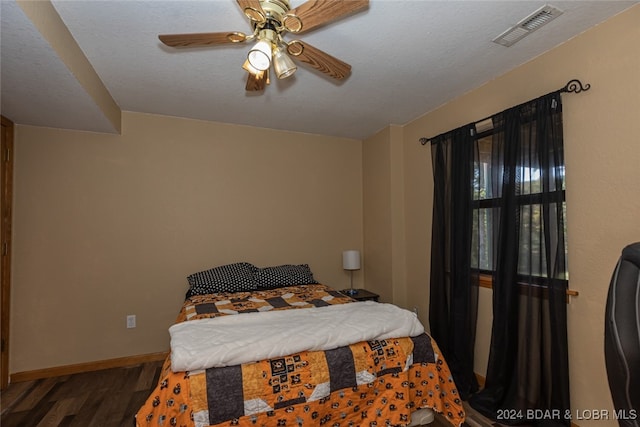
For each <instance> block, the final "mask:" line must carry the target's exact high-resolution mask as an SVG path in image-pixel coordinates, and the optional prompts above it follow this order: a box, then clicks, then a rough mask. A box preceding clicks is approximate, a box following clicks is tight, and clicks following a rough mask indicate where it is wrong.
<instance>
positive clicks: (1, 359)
mask: <svg viewBox="0 0 640 427" xmlns="http://www.w3.org/2000/svg"><path fill="white" fill-rule="evenodd" d="M0 118H1V119H2V145H1V151H0V159H1V160H0V175H1V177H0V182H1V183H2V185H1V186H0V201H1V203H0V206H1V209H0V219H1V221H0V239H1V240H0V257H1V260H0V282H1V283H0V288H1V292H0V300H1V301H0V307H1V310H2V314H1V318H0V321H1V322H2V324H1V327H0V340H1V341H0V345H1V348H0V389H5V388H6V387H7V385H8V384H9V331H10V329H9V321H10V319H11V316H10V310H11V229H12V210H13V132H14V129H13V122H12V121H11V120H9V119H7V118H6V117H4V116H0Z"/></svg>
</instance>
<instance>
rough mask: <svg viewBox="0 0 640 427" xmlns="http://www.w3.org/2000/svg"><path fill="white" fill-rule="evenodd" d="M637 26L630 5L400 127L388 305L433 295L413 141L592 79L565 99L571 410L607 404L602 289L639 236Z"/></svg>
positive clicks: (427, 184)
mask: <svg viewBox="0 0 640 427" xmlns="http://www.w3.org/2000/svg"><path fill="white" fill-rule="evenodd" d="M638 22H640V6H635V7H634V8H632V9H631V10H629V11H627V12H626V13H624V14H621V15H619V16H617V17H614V18H613V19H611V20H609V21H608V22H605V23H604V24H601V25H599V26H597V27H595V28H593V29H591V30H589V31H588V32H586V33H583V34H581V35H580V36H578V37H576V38H574V39H572V40H570V41H569V42H568V43H565V44H564V45H562V46H559V47H558V48H556V49H554V50H552V51H550V52H548V53H546V54H544V55H542V56H540V57H538V58H536V59H535V60H533V61H531V62H529V63H527V64H525V65H523V66H521V67H519V68H517V69H515V70H513V71H512V72H509V73H507V74H505V75H504V76H502V77H499V78H497V79H495V80H493V81H491V82H489V83H487V84H486V85H484V86H482V87H480V88H479V89H477V90H474V91H472V92H470V93H468V94H466V95H464V96H462V97H460V98H459V99H456V100H454V101H452V102H450V103H448V104H447V105H444V106H442V107H441V108H439V109H437V110H436V111H433V112H430V113H428V114H425V115H424V116H423V117H421V118H419V119H417V120H415V121H413V122H411V123H409V124H408V125H407V126H405V127H404V141H405V144H404V149H405V152H404V167H405V172H404V173H405V213H406V214H405V221H406V230H407V231H406V258H407V262H406V268H407V271H406V277H407V281H406V287H407V289H406V298H404V299H398V300H395V301H394V302H396V303H397V304H400V305H403V306H406V307H411V306H413V305H415V301H428V298H429V290H428V282H429V281H428V278H429V244H428V242H430V241H431V214H432V213H431V206H432V202H431V200H432V197H433V180H432V168H431V154H430V148H429V147H428V146H426V147H424V146H422V145H420V144H419V143H418V139H419V138H420V137H431V136H434V135H437V134H439V133H442V132H445V131H447V130H450V129H453V128H456V127H458V126H460V125H463V124H465V123H469V122H472V121H475V120H480V119H482V118H484V117H487V116H489V115H491V114H493V113H496V112H499V111H502V110H504V109H506V108H508V107H511V106H513V105H517V104H520V103H522V102H525V101H527V100H529V99H532V98H535V97H538V96H540V95H543V94H545V93H548V92H551V91H553V90H555V89H558V88H560V87H562V86H563V85H564V84H565V83H566V82H567V81H569V80H570V79H572V78H579V79H581V80H582V81H583V82H585V83H590V84H591V85H592V88H591V90H589V91H588V92H585V93H582V94H567V95H564V96H563V104H564V123H565V125H564V129H565V148H566V151H565V159H566V173H567V224H568V243H569V269H570V287H571V288H573V289H576V290H578V291H579V292H580V296H579V297H577V298H574V299H573V301H572V302H571V304H570V305H569V306H568V312H569V318H568V322H569V351H570V358H571V364H570V369H571V372H570V377H571V400H572V407H573V409H574V411H575V410H594V409H608V410H612V409H613V407H612V403H611V397H610V393H609V388H608V382H607V377H606V370H605V364H604V352H603V336H604V310H605V302H606V293H607V290H608V286H609V281H610V279H611V273H612V271H613V268H614V266H615V263H616V260H617V258H618V256H619V255H620V251H621V249H622V247H624V246H625V245H627V244H628V243H631V242H634V241H640V219H639V218H640V185H639V183H640V181H639V178H638V176H639V175H638V171H639V170H640V139H639V136H638V135H640V55H638V53H637V52H638V50H637V49H638V46H640V26H638V25H637V23H638ZM510 49H517V45H516V46H514V47H512V48H510ZM367 167H370V165H365V168H367ZM367 280H369V281H371V280H375V278H373V277H370V276H368V277H367ZM394 294H395V290H394ZM480 296H481V306H480V315H481V316H480V319H479V322H478V329H479V331H478V344H477V356H476V371H477V372H478V373H480V374H482V375H484V372H485V367H486V361H487V357H488V345H489V333H490V305H489V304H490V301H491V299H490V298H491V293H490V292H489V291H486V292H485V290H483V291H482V292H481V295H480ZM425 304H427V302H425ZM421 318H422V319H423V320H426V316H421ZM576 422H577V423H578V424H579V425H580V426H594V427H595V426H603V425H608V426H615V425H617V423H616V422H615V421H614V420H608V421H587V420H576Z"/></svg>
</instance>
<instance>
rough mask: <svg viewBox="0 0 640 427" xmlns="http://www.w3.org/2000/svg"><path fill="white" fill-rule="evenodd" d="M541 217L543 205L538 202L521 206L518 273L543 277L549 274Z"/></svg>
mask: <svg viewBox="0 0 640 427" xmlns="http://www.w3.org/2000/svg"><path fill="white" fill-rule="evenodd" d="M541 218H542V211H541V206H540V205H538V204H536V205H523V206H522V207H521V208H520V253H519V255H518V274H522V275H525V276H542V277H546V275H547V265H546V257H545V254H544V250H545V249H544V244H542V243H543V240H544V237H543V235H542V227H541Z"/></svg>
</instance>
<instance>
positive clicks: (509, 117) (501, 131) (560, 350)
mask: <svg viewBox="0 0 640 427" xmlns="http://www.w3.org/2000/svg"><path fill="white" fill-rule="evenodd" d="M492 119H493V126H494V133H493V141H492V153H491V167H490V170H491V171H492V174H493V178H494V180H492V181H493V182H494V183H495V185H496V188H495V189H494V192H495V193H496V194H499V195H500V197H499V202H498V206H497V208H496V212H494V215H498V218H499V219H498V221H497V223H498V224H499V226H497V227H495V228H497V230H496V229H495V228H494V230H493V232H494V236H493V237H494V245H495V247H494V254H495V255H494V265H495V269H494V272H493V277H492V279H493V326H492V335H491V346H490V353H489V362H488V367H487V372H486V382H485V387H484V389H483V390H481V391H480V392H479V393H478V394H476V395H474V396H472V397H471V399H470V404H471V406H472V407H473V408H475V409H476V410H478V411H479V412H481V413H483V414H484V415H486V416H488V417H490V418H493V419H496V417H497V415H502V416H501V417H499V418H500V419H499V421H500V422H501V423H503V424H521V423H528V424H537V425H567V426H568V425H569V424H570V421H569V419H570V402H569V364H568V350H567V315H566V289H567V264H566V259H565V254H566V251H565V240H564V236H565V233H564V227H565V213H564V211H565V209H564V157H563V156H564V154H563V136H562V103H561V98H560V92H554V93H551V94H548V95H545V96H543V97H540V98H538V99H536V100H533V101H531V102H528V103H526V104H522V105H520V106H517V107H514V108H511V109H509V110H506V111H504V112H502V113H499V114H496V115H495V116H494V117H493V118H492ZM445 356H446V355H445ZM504 415H507V416H504Z"/></svg>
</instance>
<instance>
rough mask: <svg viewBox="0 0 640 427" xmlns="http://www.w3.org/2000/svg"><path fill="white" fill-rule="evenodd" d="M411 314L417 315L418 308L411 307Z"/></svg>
mask: <svg viewBox="0 0 640 427" xmlns="http://www.w3.org/2000/svg"><path fill="white" fill-rule="evenodd" d="M413 312H414V313H415V315H416V316H417V315H418V307H413Z"/></svg>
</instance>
